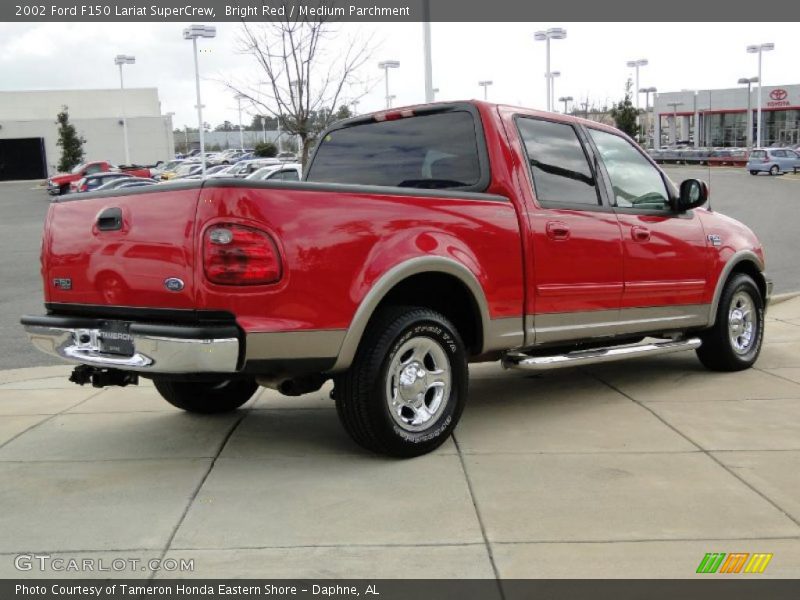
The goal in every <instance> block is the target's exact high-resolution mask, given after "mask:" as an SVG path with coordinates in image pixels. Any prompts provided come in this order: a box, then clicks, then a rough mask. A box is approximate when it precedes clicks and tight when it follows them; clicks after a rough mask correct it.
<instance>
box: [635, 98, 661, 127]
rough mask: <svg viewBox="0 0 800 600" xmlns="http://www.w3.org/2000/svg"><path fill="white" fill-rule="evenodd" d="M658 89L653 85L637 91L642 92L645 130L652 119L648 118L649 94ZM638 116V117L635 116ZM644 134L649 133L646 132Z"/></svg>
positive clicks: (650, 124) (649, 125)
mask: <svg viewBox="0 0 800 600" xmlns="http://www.w3.org/2000/svg"><path fill="white" fill-rule="evenodd" d="M657 91H658V89H656V88H654V87H652V86H651V87H646V88H639V93H640V94H644V112H645V114H646V115H648V116H647V131H649V130H650V128H651V126H652V119H651V118H650V94H655V93H656V92H657ZM637 118H638V117H637ZM646 135H649V133H648V134H646Z"/></svg>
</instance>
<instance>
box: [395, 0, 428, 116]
mask: <svg viewBox="0 0 800 600" xmlns="http://www.w3.org/2000/svg"><path fill="white" fill-rule="evenodd" d="M422 49H423V53H424V55H425V102H433V94H434V92H433V62H432V59H431V3H430V0H422ZM386 95H387V96H388V95H389V93H388V92H387V93H386Z"/></svg>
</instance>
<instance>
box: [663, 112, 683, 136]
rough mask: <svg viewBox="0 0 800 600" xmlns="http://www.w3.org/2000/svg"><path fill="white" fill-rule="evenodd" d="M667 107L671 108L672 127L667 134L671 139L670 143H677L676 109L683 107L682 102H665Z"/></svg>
mask: <svg viewBox="0 0 800 600" xmlns="http://www.w3.org/2000/svg"><path fill="white" fill-rule="evenodd" d="M667 106H671V107H672V127H670V131H669V134H670V136H671V137H672V143H673V144H677V143H678V129H677V127H678V107H679V106H683V102H667Z"/></svg>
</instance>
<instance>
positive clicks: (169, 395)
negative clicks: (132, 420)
mask: <svg viewBox="0 0 800 600" xmlns="http://www.w3.org/2000/svg"><path fill="white" fill-rule="evenodd" d="M153 384H154V385H155V386H156V389H157V390H158V393H159V394H161V397H162V398H164V400H166V401H167V402H169V403H170V404H172V406H176V407H178V408H180V409H183V410H185V411H188V412H193V413H203V414H213V413H222V412H229V411H232V410H236V409H237V408H239V407H240V406H241V405H242V404H244V403H245V402H247V401H248V400H249V399H250V398H251V397H252V396H253V394H254V393H255V391H256V390H257V389H258V384H256V382H255V381H253V380H252V379H225V380H222V381H177V380H174V379H166V378H158V379H155V380H153Z"/></svg>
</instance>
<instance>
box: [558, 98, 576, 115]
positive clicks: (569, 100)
mask: <svg viewBox="0 0 800 600" xmlns="http://www.w3.org/2000/svg"><path fill="white" fill-rule="evenodd" d="M573 100H574V98H573V97H572V96H561V98H559V99H558V101H559V102H563V103H564V114H567V102H572V101H573Z"/></svg>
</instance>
